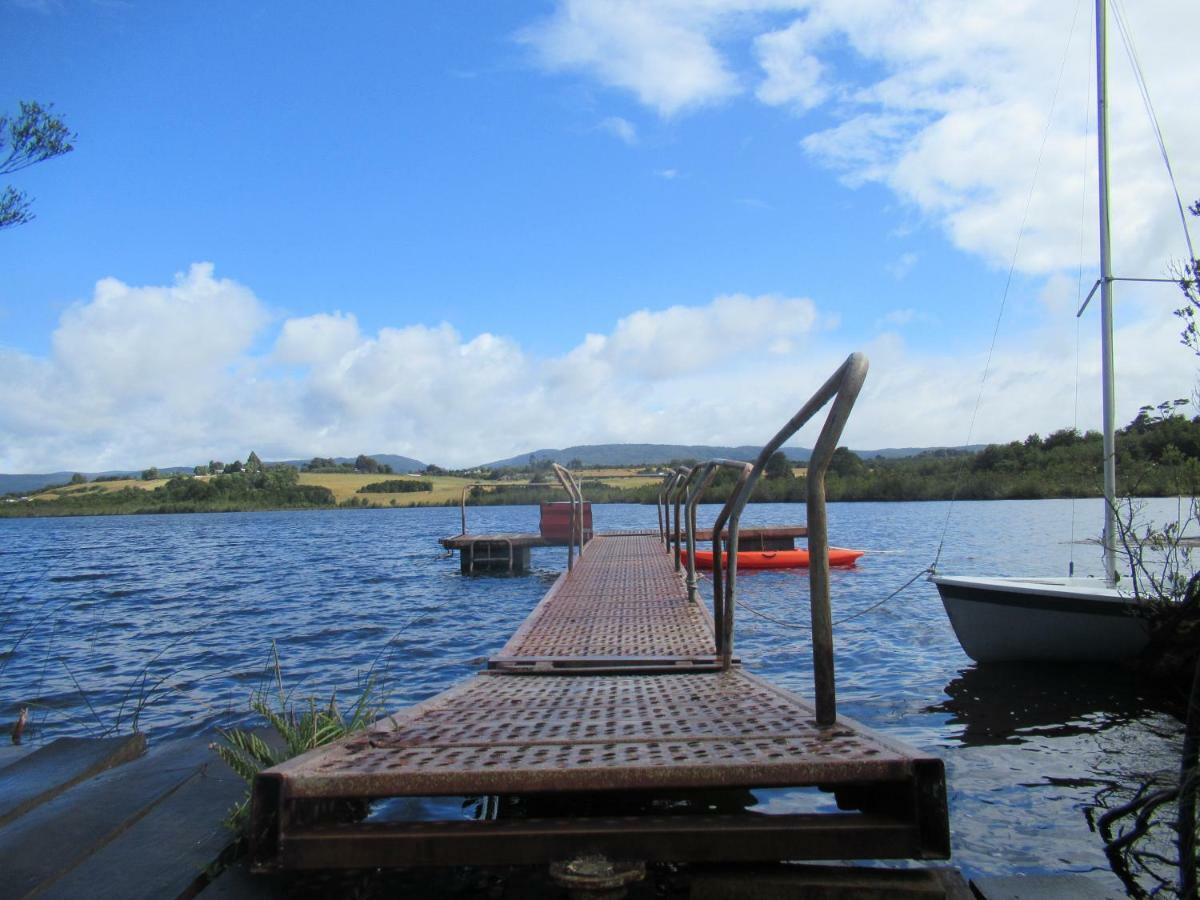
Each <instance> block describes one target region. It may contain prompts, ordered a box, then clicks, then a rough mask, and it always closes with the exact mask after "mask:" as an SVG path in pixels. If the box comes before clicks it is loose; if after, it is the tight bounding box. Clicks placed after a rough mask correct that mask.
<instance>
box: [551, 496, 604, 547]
mask: <svg viewBox="0 0 1200 900" xmlns="http://www.w3.org/2000/svg"><path fill="white" fill-rule="evenodd" d="M571 505H572V504H571V503H569V502H556V503H543V504H542V522H541V526H540V530H541V532H542V537H544V538H545V539H546V540H548V541H562V543H564V544H565V543H567V542H568V541H570V540H571ZM591 539H592V504H591V503H589V502H588V501H587V500H585V501H583V541H584V543H587V542H588V541H590V540H591Z"/></svg>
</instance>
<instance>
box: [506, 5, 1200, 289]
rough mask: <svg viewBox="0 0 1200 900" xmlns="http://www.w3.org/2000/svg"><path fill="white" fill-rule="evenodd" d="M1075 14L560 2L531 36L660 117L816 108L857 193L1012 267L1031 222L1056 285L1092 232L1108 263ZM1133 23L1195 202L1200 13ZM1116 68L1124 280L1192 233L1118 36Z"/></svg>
mask: <svg viewBox="0 0 1200 900" xmlns="http://www.w3.org/2000/svg"><path fill="white" fill-rule="evenodd" d="M1075 15H1076V9H1075V7H1074V6H1073V5H1071V4H1055V3H1038V2H1035V0H1016V2H1012V3H986V2H983V0H974V2H961V0H930V2H926V3H912V2H908V0H856V2H853V3H847V2H844V0H702V2H688V0H638V2H632V0H625V2H603V0H560V2H559V3H558V5H557V7H556V9H555V11H554V12H553V13H552V14H551V15H549V16H548V17H546V18H545V19H543V20H541V21H539V22H537V23H535V24H534V25H532V26H531V27H530V28H528V29H527V30H526V31H525V32H524V33H523V40H525V41H526V42H527V43H528V44H529V45H530V46H532V47H533V48H534V49H535V50H536V52H537V53H538V56H539V59H540V60H541V62H542V63H543V64H544V65H545V66H547V67H548V68H550V69H553V70H570V71H575V72H580V73H583V74H584V75H586V76H588V77H591V78H593V79H595V80H596V81H598V82H599V83H601V84H604V85H607V86H611V87H616V88H621V89H625V90H628V91H631V92H632V93H633V94H634V95H635V96H637V98H638V99H639V100H640V101H641V102H642V103H643V104H645V105H646V106H648V107H649V108H651V109H653V110H656V111H657V112H658V113H660V114H661V115H664V116H672V115H676V114H679V113H683V112H687V111H691V110H695V109H697V108H699V107H703V106H705V105H706V104H711V103H714V102H717V101H723V100H728V99H729V98H731V97H734V96H736V95H738V94H746V93H747V91H748V90H751V89H752V90H753V96H754V97H756V98H757V100H758V101H760V102H761V103H764V104H767V105H771V106H779V107H783V108H787V109H791V110H793V111H796V112H801V113H804V112H809V111H811V110H813V109H816V108H818V107H819V108H821V109H822V110H823V111H824V112H826V113H827V114H828V115H829V116H831V117H832V118H833V119H834V120H835V122H834V124H832V125H828V126H826V127H823V128H822V129H821V130H819V131H814V132H812V133H810V134H809V135H807V136H806V137H805V138H804V139H803V141H802V146H803V148H804V150H805V151H806V152H808V153H809V154H811V155H812V156H813V157H814V158H815V159H817V160H819V161H821V162H822V163H824V164H825V165H827V166H829V167H830V168H832V169H833V170H835V171H836V172H838V173H839V175H840V177H841V178H842V179H843V180H844V181H845V182H846V183H847V184H849V185H861V184H864V183H867V182H878V183H880V184H883V185H885V186H886V187H888V188H889V189H890V190H892V191H893V192H894V193H895V194H896V195H897V196H898V197H900V198H901V199H903V200H904V201H905V202H907V203H909V204H911V205H912V206H913V207H914V208H915V209H917V210H919V211H920V212H921V213H922V214H924V215H925V216H927V217H928V218H929V219H930V220H931V221H934V222H936V223H938V224H940V226H941V227H942V228H943V229H944V231H945V233H946V234H947V236H948V238H949V239H950V240H951V241H952V242H953V243H954V244H955V245H956V246H957V247H959V248H960V249H962V250H965V251H967V252H969V253H973V254H977V255H979V256H981V257H983V258H985V259H987V260H988V261H990V262H991V263H993V264H995V265H999V266H1007V265H1008V264H1009V262H1010V260H1011V259H1012V256H1013V251H1014V245H1015V243H1016V239H1017V234H1018V232H1019V230H1020V227H1021V224H1022V222H1023V221H1024V222H1025V227H1026V230H1025V236H1024V239H1023V241H1022V246H1021V253H1020V254H1019V255H1018V256H1017V266H1018V268H1019V269H1020V270H1021V271H1024V272H1028V273H1035V274H1050V273H1053V272H1055V271H1058V270H1061V269H1064V268H1070V267H1072V266H1076V265H1078V263H1079V261H1080V240H1079V238H1080V229H1081V227H1083V228H1084V229H1085V232H1086V235H1087V240H1086V241H1085V242H1084V254H1085V256H1084V259H1085V261H1086V262H1088V263H1094V260H1095V256H1096V250H1095V244H1096V241H1095V239H1094V237H1093V234H1094V231H1095V226H1094V225H1093V224H1092V223H1093V222H1094V221H1095V212H1094V208H1095V204H1094V199H1092V198H1094V195H1095V184H1096V170H1095V160H1094V157H1095V151H1094V146H1093V145H1094V139H1093V138H1091V137H1090V136H1089V135H1090V129H1091V126H1090V125H1089V123H1091V122H1092V121H1093V120H1094V118H1095V116H1094V88H1093V86H1092V79H1093V77H1094V76H1093V64H1092V60H1091V57H1092V52H1093V49H1092V38H1091V34H1090V30H1089V27H1090V26H1089V22H1088V15H1089V9H1088V8H1087V7H1086V5H1085V6H1084V7H1081V11H1080V12H1079V13H1078V15H1077V18H1076V19H1075V20H1074V21H1073V16H1075ZM1124 15H1125V17H1126V19H1127V20H1128V22H1129V25H1130V28H1131V31H1132V32H1133V34H1134V37H1135V39H1136V40H1137V41H1138V47H1139V57H1140V61H1141V64H1142V66H1143V69H1144V72H1145V76H1146V80H1147V83H1148V84H1149V87H1150V90H1151V94H1152V97H1153V98H1154V103H1155V108H1156V111H1157V113H1158V117H1159V120H1160V122H1161V123H1162V126H1163V130H1164V134H1165V137H1166V141H1167V145H1168V149H1170V150H1172V151H1173V156H1174V160H1173V161H1174V167H1175V172H1176V176H1177V179H1178V181H1179V184H1180V188H1181V191H1182V193H1183V195H1184V197H1185V198H1188V199H1191V198H1194V197H1196V196H1200V155H1197V154H1195V153H1189V152H1188V150H1189V148H1191V147H1194V146H1197V145H1198V144H1200V118H1197V117H1196V116H1195V115H1194V105H1195V85H1196V84H1197V83H1200V56H1198V55H1197V54H1196V53H1195V52H1194V48H1193V47H1192V46H1191V41H1192V36H1193V35H1194V34H1196V33H1197V31H1200V4H1195V3H1189V4H1180V3H1178V2H1174V0H1145V2H1143V3H1139V4H1136V5H1135V6H1131V7H1128V8H1126V9H1125V13H1124ZM1068 50H1069V52H1068ZM1109 58H1110V66H1109V68H1110V73H1111V77H1110V110H1111V114H1110V119H1111V121H1110V126H1111V138H1110V145H1111V154H1110V156H1111V164H1112V174H1113V177H1112V185H1113V193H1112V208H1113V217H1112V221H1113V244H1114V252H1115V262H1116V268H1117V269H1118V270H1120V271H1123V272H1126V273H1130V274H1138V275H1160V274H1162V273H1163V272H1165V271H1166V269H1167V266H1168V265H1169V262H1170V261H1171V260H1173V259H1178V258H1179V257H1181V256H1182V255H1183V252H1184V247H1183V242H1182V238H1181V236H1180V225H1179V221H1178V217H1177V215H1176V214H1175V212H1174V199H1173V197H1172V195H1171V192H1170V189H1169V183H1168V181H1167V178H1166V176H1165V173H1164V170H1163V167H1162V163H1161V161H1160V160H1159V157H1158V150H1157V146H1156V144H1155V141H1154V138H1153V133H1152V131H1151V130H1150V127H1149V125H1148V123H1147V121H1146V116H1145V113H1144V111H1143V107H1142V102H1141V99H1140V97H1139V96H1138V94H1137V90H1136V87H1135V84H1134V80H1133V78H1132V75H1131V72H1130V70H1129V66H1128V64H1127V62H1126V59H1125V54H1124V52H1123V51H1122V49H1121V47H1120V44H1119V35H1118V30H1117V29H1116V27H1115V26H1114V25H1113V23H1112V22H1110V53H1109ZM744 60H753V64H746V63H745V62H741V61H744ZM1060 72H1061V73H1062V79H1061V86H1060V87H1059V90H1058V95H1057V100H1056V101H1055V104H1054V116H1053V121H1052V126H1051V130H1050V132H1049V137H1048V138H1047V141H1046V145H1045V149H1044V151H1042V141H1043V134H1044V132H1045V125H1046V122H1047V117H1048V115H1049V114H1050V111H1051V106H1052V98H1053V97H1054V91H1055V87H1056V85H1059V83H1060ZM1039 152H1041V154H1042V158H1041V164H1040V171H1039V174H1038V179H1037V183H1036V185H1035V186H1034V188H1033V190H1032V193H1031V184H1032V179H1033V173H1034V171H1035V168H1039V167H1038V165H1037V163H1038V156H1039ZM1085 198H1086V199H1085ZM1027 199H1028V215H1026V206H1027ZM1085 203H1086V204H1089V205H1086V206H1085ZM1081 213H1082V223H1081Z"/></svg>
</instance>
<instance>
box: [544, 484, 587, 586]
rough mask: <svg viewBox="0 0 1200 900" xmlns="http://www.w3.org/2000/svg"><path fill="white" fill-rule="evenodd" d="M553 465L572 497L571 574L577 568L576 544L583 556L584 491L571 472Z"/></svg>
mask: <svg viewBox="0 0 1200 900" xmlns="http://www.w3.org/2000/svg"><path fill="white" fill-rule="evenodd" d="M551 465H552V466H553V467H554V474H555V476H556V477H557V478H558V483H559V484H561V485H562V487H563V490H565V491H566V492H567V494H569V495H570V497H571V536H570V537H569V538H568V539H567V571H568V572H570V571H571V570H572V569H573V568H574V567H575V547H576V542H578V546H579V555H580V556H583V491H581V490H580V488H579V482H578V481H576V480H575V476H574V475H572V474H571V473H570V471H569V470H567V469H565V468H563V467H562V466H560V465H559V464H558V463H552V464H551Z"/></svg>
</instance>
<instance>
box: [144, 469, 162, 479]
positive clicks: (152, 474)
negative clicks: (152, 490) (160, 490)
mask: <svg viewBox="0 0 1200 900" xmlns="http://www.w3.org/2000/svg"><path fill="white" fill-rule="evenodd" d="M156 478H158V467H157V466H151V467H150V468H148V469H143V470H142V481H154V479H156Z"/></svg>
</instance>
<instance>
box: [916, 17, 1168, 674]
mask: <svg viewBox="0 0 1200 900" xmlns="http://www.w3.org/2000/svg"><path fill="white" fill-rule="evenodd" d="M1105 19H1106V15H1105V0H1096V84H1097V91H1096V94H1097V117H1096V137H1097V144H1098V146H1099V159H1098V163H1099V170H1100V185H1099V187H1100V321H1101V337H1100V350H1101V356H1102V359H1101V382H1102V385H1103V413H1102V416H1103V429H1102V430H1103V434H1104V500H1105V504H1104V507H1105V508H1104V533H1103V538H1102V539H1103V545H1104V568H1105V577H1104V578H1103V579H1100V578H1075V577H1064V578H1010V577H1006V578H999V577H990V578H985V577H976V576H965V575H940V574H934V575H933V576H931V578H930V580H931V581H933V583H934V584H936V585H937V589H938V593H939V594H940V595H941V598H942V605H943V606H945V608H946V614H947V615H948V616H949V617H950V624H951V625H952V626H953V627H954V633H955V634H956V635H957V636H958V641H959V643H960V644H962V647H963V650H965V651H966V653H967V655H968V656H970V657H971V658H972V659H974V660H976V661H977V662H1000V661H1025V660H1058V661H1087V660H1115V659H1125V658H1129V657H1132V656H1136V655H1137V654H1138V653H1139V652H1140V651H1141V650H1142V649H1143V648H1144V647H1145V646H1146V643H1147V640H1148V635H1147V629H1146V626H1145V622H1144V620H1143V619H1142V618H1141V617H1140V616H1138V615H1137V610H1138V598H1137V597H1136V596H1134V595H1133V594H1132V593H1131V592H1130V591H1128V590H1123V589H1121V588H1119V587H1118V586H1117V577H1116V537H1117V520H1116V505H1115V502H1116V496H1117V471H1116V441H1115V435H1116V412H1115V399H1114V386H1113V385H1114V376H1113V346H1112V340H1113V301H1112V285H1113V278H1112V260H1111V252H1110V247H1109V226H1108V218H1109V217H1108V105H1107V97H1106V78H1105V67H1106V60H1105V56H1106V47H1105V43H1106V42H1105Z"/></svg>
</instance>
